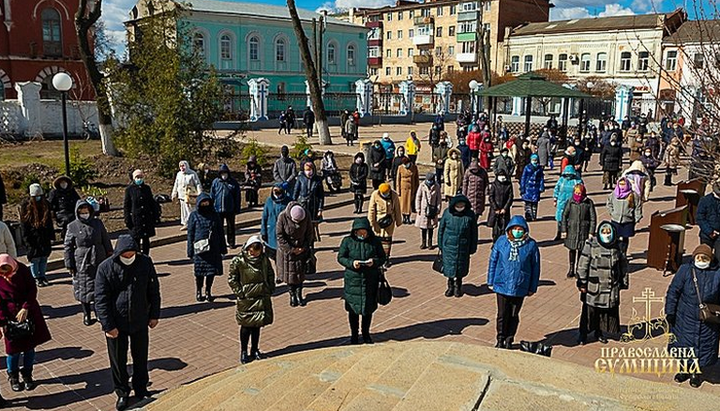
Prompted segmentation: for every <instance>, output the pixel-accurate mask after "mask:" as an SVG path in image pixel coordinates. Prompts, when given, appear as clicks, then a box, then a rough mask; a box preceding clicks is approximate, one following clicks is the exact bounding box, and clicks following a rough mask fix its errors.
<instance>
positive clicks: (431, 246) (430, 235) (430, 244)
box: [428, 228, 435, 250]
mask: <svg viewBox="0 0 720 411" xmlns="http://www.w3.org/2000/svg"><path fill="white" fill-rule="evenodd" d="M432 239H433V230H432V228H428V248H429V249H430V250H434V249H435V246H434V245H433V242H432Z"/></svg>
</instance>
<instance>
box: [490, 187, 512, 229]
mask: <svg viewBox="0 0 720 411" xmlns="http://www.w3.org/2000/svg"><path fill="white" fill-rule="evenodd" d="M488 194H489V196H488V197H489V200H488V202H489V203H490V211H489V213H488V227H495V219H496V218H497V216H496V215H495V211H496V210H505V218H506V220H505V221H507V218H509V217H510V207H512V203H513V199H514V194H513V187H512V184H510V181H506V182H504V183H501V182H500V181H498V180H497V179H495V181H494V182H493V183H492V184H490V190H489V191H488Z"/></svg>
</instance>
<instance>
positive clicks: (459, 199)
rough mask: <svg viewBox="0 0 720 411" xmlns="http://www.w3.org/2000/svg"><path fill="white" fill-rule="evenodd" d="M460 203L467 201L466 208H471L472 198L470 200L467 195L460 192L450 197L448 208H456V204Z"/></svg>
mask: <svg viewBox="0 0 720 411" xmlns="http://www.w3.org/2000/svg"><path fill="white" fill-rule="evenodd" d="M458 203H465V209H466V210H469V209H470V208H471V206H470V200H468V198H467V197H465V196H464V195H463V194H458V195H456V196H455V197H453V198H451V199H450V203H449V204H448V209H450V210H452V209H454V207H455V205H456V204H458Z"/></svg>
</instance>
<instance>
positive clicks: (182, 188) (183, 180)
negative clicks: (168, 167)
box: [172, 162, 203, 202]
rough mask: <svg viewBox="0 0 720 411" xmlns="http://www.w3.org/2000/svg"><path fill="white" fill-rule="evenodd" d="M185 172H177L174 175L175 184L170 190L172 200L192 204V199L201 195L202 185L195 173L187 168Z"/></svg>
mask: <svg viewBox="0 0 720 411" xmlns="http://www.w3.org/2000/svg"><path fill="white" fill-rule="evenodd" d="M186 167H187V168H186V169H185V171H178V173H177V174H176V175H175V184H174V185H173V188H172V198H173V199H175V198H179V199H180V200H182V201H185V202H188V201H190V202H192V200H193V197H194V196H197V195H200V193H202V191H203V189H202V184H201V183H200V177H199V176H198V175H197V173H196V172H195V171H193V170H191V169H190V167H189V166H187V162H186Z"/></svg>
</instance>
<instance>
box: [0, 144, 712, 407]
mask: <svg viewBox="0 0 720 411" xmlns="http://www.w3.org/2000/svg"><path fill="white" fill-rule="evenodd" d="M596 158H597V157H596ZM556 177H557V175H556V173H555V172H551V173H550V184H548V187H549V189H548V191H547V192H546V194H545V196H544V197H543V199H542V201H541V202H540V210H539V215H540V216H541V219H540V221H537V222H533V223H531V229H530V230H531V235H532V236H533V237H534V238H535V239H536V240H538V241H539V242H540V244H541V247H542V248H541V254H542V273H541V280H542V281H541V287H540V289H539V291H538V293H537V294H536V295H535V296H533V297H531V298H528V299H527V300H526V304H525V306H524V308H523V311H522V316H521V324H520V330H519V332H518V340H520V339H527V340H540V339H543V338H547V339H548V341H549V342H550V343H552V344H553V345H555V349H554V351H553V356H554V357H555V358H558V359H561V360H566V361H571V362H574V363H578V364H582V365H586V366H588V367H591V366H592V364H593V362H594V360H595V359H596V358H597V356H598V355H599V352H600V347H601V346H600V345H599V344H597V343H593V344H589V345H587V346H584V347H580V346H576V345H575V342H574V340H575V333H574V328H575V327H576V324H577V318H578V315H579V312H580V303H579V301H578V294H577V291H576V289H575V282H574V280H566V279H565V273H566V271H567V252H566V250H565V248H564V247H563V246H562V245H561V244H554V243H552V242H550V241H549V240H551V239H552V237H553V236H554V233H555V222H554V221H553V220H552V216H553V215H554V209H553V207H552V201H551V200H550V199H548V197H549V196H550V195H551V194H550V193H551V191H550V190H551V189H552V186H553V183H554V181H555V180H556ZM585 177H586V181H587V182H588V185H589V187H590V188H591V189H590V190H589V191H590V196H591V197H592V198H593V199H594V200H595V201H596V203H597V205H598V219H599V221H602V220H603V219H604V218H606V217H607V213H606V212H605V210H604V203H605V197H606V195H607V193H605V192H599V190H597V187H599V186H600V180H599V178H600V173H599V172H598V170H597V165H593V166H592V169H591V171H590V172H589V173H587V174H586V175H585ZM653 197H654V198H657V199H661V201H655V200H651V201H650V202H649V203H648V204H646V206H645V207H646V208H645V216H646V217H645V218H644V219H643V221H642V222H641V223H640V226H639V227H640V228H645V227H646V226H647V225H648V224H649V216H650V214H651V213H652V212H653V211H654V210H658V209H668V208H672V204H674V203H673V201H674V200H673V199H674V187H673V188H666V187H658V188H657V190H656V191H655V192H654V193H653ZM521 210H522V206H521V204H520V203H516V205H515V206H514V207H513V212H515V213H520V212H521ZM326 218H327V219H328V222H326V223H324V224H323V225H322V226H321V231H322V242H320V243H319V244H318V249H319V252H318V257H319V264H318V266H319V271H320V273H319V274H317V275H314V276H311V277H310V278H309V279H308V281H307V283H306V287H305V293H306V295H307V299H308V301H309V303H308V305H307V307H304V308H300V307H299V308H290V307H289V305H288V298H287V295H286V294H284V291H285V290H286V288H285V287H280V288H279V290H278V292H277V295H276V296H275V297H274V298H273V302H274V304H275V310H276V315H275V318H276V320H275V323H274V324H273V325H271V326H268V327H266V328H265V329H263V332H262V335H261V349H262V350H263V351H265V352H268V353H269V354H270V355H273V356H276V355H281V354H284V353H291V352H297V351H300V350H308V349H314V348H319V347H327V346H335V345H340V344H343V343H344V342H345V341H346V338H347V335H348V328H347V324H346V313H345V311H344V308H343V302H342V301H341V296H342V270H341V268H340V266H339V265H338V264H337V262H336V261H335V257H336V256H335V252H336V249H337V246H338V245H339V242H340V240H341V239H342V237H343V236H344V235H346V233H347V231H348V229H349V226H350V221H351V220H352V218H353V215H352V214H351V212H350V207H349V206H347V207H343V208H340V209H336V210H331V211H328V212H327V213H326ZM256 231H257V229H256V228H249V229H243V230H242V231H241V232H240V233H239V237H240V241H244V240H245V239H247V238H248V237H249V236H250V235H252V234H254V233H255V232H256ZM489 236H490V230H489V229H488V228H486V227H481V228H480V238H481V245H480V246H479V249H478V253H477V254H476V255H475V256H473V258H472V266H471V274H470V276H469V277H468V278H467V279H466V285H465V292H466V296H465V297H463V298H461V299H456V298H446V297H444V296H443V292H444V287H445V280H444V278H443V277H442V276H440V275H438V274H437V273H435V272H433V271H432V270H431V268H430V266H431V261H432V259H433V258H434V255H435V251H429V250H427V251H421V250H419V249H418V243H419V237H420V232H419V230H418V229H416V228H415V227H412V226H411V227H405V226H403V227H400V228H399V230H398V232H397V234H396V236H395V242H396V243H395V245H394V247H393V259H394V261H395V265H394V266H393V267H392V268H391V269H390V271H389V272H388V279H389V281H390V283H391V284H392V286H393V287H394V288H395V295H396V298H395V299H394V300H393V302H392V303H391V304H390V305H389V306H387V307H381V308H380V309H379V310H378V312H377V313H376V315H375V319H374V321H373V328H372V331H373V333H374V336H375V339H376V341H379V342H382V341H388V340H393V341H409V340H419V339H427V340H444V341H458V342H464V343H472V344H480V345H493V344H494V339H495V331H494V316H495V297H494V296H493V295H492V293H490V292H489V290H488V289H487V288H486V287H485V286H483V283H484V282H485V279H486V271H487V259H488V255H489V251H490V243H489V240H488V239H489ZM647 240H648V233H647V230H641V231H640V233H639V234H638V235H637V236H636V237H635V238H634V239H633V240H632V241H631V243H630V251H631V253H632V255H633V267H634V269H635V271H633V273H632V275H631V282H630V290H628V291H624V292H623V303H622V305H621V317H622V318H621V321H622V322H623V323H624V324H625V323H627V321H628V318H630V316H631V315H632V311H633V309H638V310H640V309H641V307H638V306H637V305H633V304H631V303H630V299H631V297H632V296H639V295H640V292H641V291H642V290H643V289H644V288H645V287H652V288H653V289H654V290H655V291H656V292H657V293H658V294H664V292H665V290H666V288H667V284H668V283H669V280H670V279H669V278H668V277H662V276H661V274H660V273H659V272H657V271H655V270H653V269H646V268H644V267H643V266H644V253H645V251H646V249H647ZM696 244H697V228H693V229H692V230H690V231H689V232H688V234H687V237H686V249H688V250H692V249H693V248H694V247H695V245H696ZM151 254H152V257H153V258H154V259H155V262H156V264H157V270H158V273H160V276H161V280H160V281H161V289H162V296H163V310H162V319H161V321H160V325H159V326H158V328H157V329H155V330H153V331H151V333H150V334H151V350H150V359H151V360H150V368H151V372H150V376H151V380H152V382H153V385H152V387H151V390H153V391H164V390H168V389H172V388H174V387H177V386H179V385H181V384H184V383H187V382H190V381H194V380H197V379H199V378H202V377H205V376H208V375H211V374H214V373H217V372H219V371H221V370H225V369H228V368H231V367H233V366H235V365H236V364H237V361H238V328H237V325H236V324H235V321H234V307H233V302H232V301H231V299H230V297H231V295H230V294H231V293H230V289H229V287H228V286H227V283H226V277H222V278H219V279H218V280H217V281H216V286H215V294H216V295H218V296H220V298H218V299H217V300H216V302H214V303H212V304H209V303H196V302H195V301H194V287H193V283H194V282H193V278H192V265H191V263H190V262H189V261H188V260H187V258H186V257H185V245H184V244H182V243H181V244H173V245H168V246H163V247H159V248H155V249H153V250H152V251H151ZM226 266H227V262H226ZM50 278H51V279H52V281H53V282H54V283H55V285H54V286H52V287H49V288H44V289H41V290H40V291H39V300H40V303H41V305H42V306H43V310H44V313H45V315H46V316H47V317H48V318H49V320H48V322H49V326H50V329H51V332H52V333H53V338H54V339H53V341H51V342H49V343H47V344H45V345H43V346H41V347H39V351H38V356H37V366H36V373H35V374H36V378H37V380H38V381H39V382H40V384H41V385H40V386H39V387H38V388H37V389H36V390H35V391H34V392H32V393H30V394H31V395H27V394H28V393H20V394H15V393H11V392H10V390H9V388H8V386H7V384H6V383H2V384H0V386H2V393H3V395H4V396H5V397H6V398H10V399H12V400H13V404H14V405H15V408H14V409H67V410H73V411H81V410H96V409H99V410H109V409H113V405H114V401H115V397H114V395H113V394H112V387H111V382H110V373H109V369H108V359H107V355H106V352H105V340H104V336H103V334H102V332H101V330H100V328H99V326H98V325H94V326H92V327H84V326H83V325H82V317H81V314H80V309H79V306H78V304H77V303H76V302H75V301H74V300H73V297H72V285H71V280H70V278H69V276H68V275H67V273H65V272H63V271H56V272H53V273H51V274H50ZM654 344H659V342H655V343H654ZM610 345H611V346H612V345H617V343H612V342H611V344H610ZM646 378H651V379H653V380H659V381H663V382H668V383H670V379H671V377H669V376H664V377H655V376H650V377H646ZM686 386H687V385H686ZM701 389H702V390H704V391H706V392H713V393H717V392H720V391H719V390H718V388H717V387H715V386H713V385H711V384H707V383H706V384H704V385H703V387H702V388H701Z"/></svg>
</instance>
